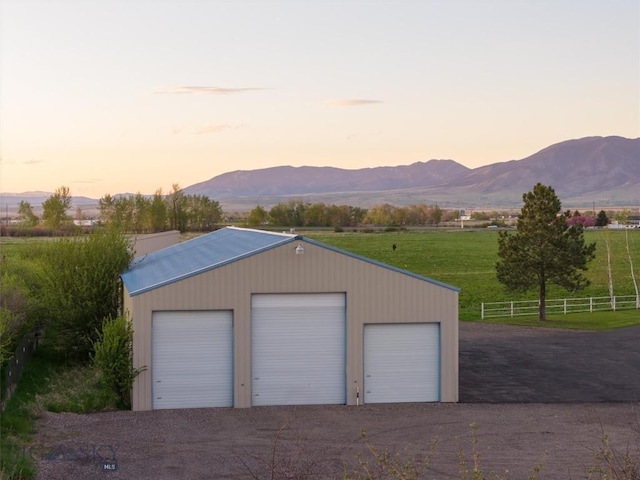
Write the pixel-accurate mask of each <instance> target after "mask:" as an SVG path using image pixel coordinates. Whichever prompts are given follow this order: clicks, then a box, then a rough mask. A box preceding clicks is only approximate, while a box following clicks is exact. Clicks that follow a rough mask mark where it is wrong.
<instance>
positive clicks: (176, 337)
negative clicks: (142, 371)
mask: <svg viewBox="0 0 640 480" xmlns="http://www.w3.org/2000/svg"><path fill="white" fill-rule="evenodd" d="M152 322H153V323H152V328H151V330H152V351H151V363H152V369H151V376H152V382H153V383H152V385H153V387H152V388H153V408H154V409H163V408H199V407H231V406H233V317H232V313H231V312H230V311H215V312H213V311H207V312H154V313H153V321H152Z"/></svg>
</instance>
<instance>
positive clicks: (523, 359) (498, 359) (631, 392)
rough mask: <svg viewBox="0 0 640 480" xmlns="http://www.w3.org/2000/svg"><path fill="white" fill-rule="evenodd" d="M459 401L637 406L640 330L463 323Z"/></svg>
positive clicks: (638, 328)
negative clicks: (623, 404) (619, 403)
mask: <svg viewBox="0 0 640 480" xmlns="http://www.w3.org/2000/svg"><path fill="white" fill-rule="evenodd" d="M639 315H640V312H639ZM460 401H461V402H486V403H509V402H520V403H565V402H574V403H575V402H638V401H640V326H635V327H628V328H621V329H618V330H609V331H604V332H593V331H573V330H560V329H552V328H527V327H515V326H510V325H490V324H481V323H469V322H460Z"/></svg>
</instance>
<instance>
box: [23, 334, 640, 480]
mask: <svg viewBox="0 0 640 480" xmlns="http://www.w3.org/2000/svg"><path fill="white" fill-rule="evenodd" d="M639 346H640V327H633V328H627V329H622V330H616V331H611V332H569V331H557V330H547V329H528V328H519V327H507V326H492V325H482V324H468V323H461V325H460V400H461V403H458V404H438V403H430V404H387V405H365V406H359V407H347V406H297V407H296V406H283V407H258V408H251V409H226V408H219V409H192V410H166V411H154V412H107V413H100V414H92V415H75V414H52V413H48V414H46V415H45V416H44V417H43V418H42V419H41V420H40V421H39V423H38V434H37V435H36V436H35V442H34V446H33V447H31V448H30V449H27V450H26V451H24V452H22V454H28V455H33V456H34V458H37V459H38V463H39V466H40V474H39V477H38V478H40V479H42V480H45V479H46V480H56V479H76V478H78V479H94V478H95V479H108V478H114V479H116V478H119V479H154V480H165V479H166V480H168V479H205V478H210V479H238V478H265V479H266V478H272V477H271V476H270V471H271V467H274V468H283V469H286V470H288V471H289V472H290V473H294V474H296V473H297V474H298V476H295V475H291V476H290V477H274V478H342V476H343V474H344V471H345V469H347V470H348V469H350V468H351V469H353V468H354V467H356V465H357V463H356V455H357V454H358V453H361V454H362V459H364V460H370V459H371V457H370V455H369V453H368V450H367V447H366V445H365V443H364V441H363V439H362V436H361V432H362V431H365V432H366V436H367V439H368V441H369V442H370V444H371V445H374V446H376V447H377V448H378V449H380V450H385V449H389V450H390V451H392V452H394V453H398V454H400V455H402V457H403V458H405V459H406V458H415V459H416V460H417V461H421V460H422V459H424V458H425V456H429V455H430V467H429V470H428V474H427V475H425V476H424V477H422V478H429V479H447V478H449V479H460V478H465V477H463V476H462V475H461V473H460V469H461V464H462V463H463V461H464V462H466V468H468V469H472V468H473V452H474V446H473V444H474V442H473V439H474V433H473V431H474V428H473V427H472V426H471V425H475V439H476V440H477V446H476V447H475V448H476V451H477V453H479V458H480V468H481V469H482V470H483V471H484V472H485V473H486V474H489V473H490V472H494V474H493V475H490V476H488V478H503V477H496V476H495V475H496V474H499V475H504V474H505V472H506V471H508V472H509V474H508V477H507V478H509V479H523V478H528V477H529V475H530V474H531V473H532V472H533V470H534V468H535V467H536V466H541V467H542V469H541V471H540V474H539V475H538V477H537V478H539V479H550V480H555V479H558V480H560V479H562V480H566V479H585V478H589V472H588V468H589V467H593V466H594V465H595V464H596V453H597V452H598V451H599V450H600V449H601V447H602V441H603V438H604V435H605V434H606V436H607V437H608V438H609V440H610V444H611V445H612V447H613V449H614V450H615V451H616V452H617V454H618V455H622V454H624V453H625V452H629V453H630V454H631V455H632V456H633V458H635V459H636V460H639V461H640V403H639V399H640V347H639ZM434 439H437V441H438V444H437V445H436V446H435V448H434V449H433V452H432V453H431V454H429V452H430V448H431V446H432V444H433V442H434ZM457 452H462V454H463V457H464V458H463V459H462V460H461V458H460V456H459V454H458V453H457ZM305 472H306V473H310V472H312V473H317V474H318V475H317V476H313V477H309V476H306V477H305V476H304V473H305ZM592 478H599V477H592Z"/></svg>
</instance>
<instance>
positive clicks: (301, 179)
mask: <svg viewBox="0 0 640 480" xmlns="http://www.w3.org/2000/svg"><path fill="white" fill-rule="evenodd" d="M537 182H541V183H543V184H545V185H550V186H552V187H553V188H554V189H555V191H556V193H557V194H558V196H559V197H560V200H561V201H562V205H563V207H565V208H574V207H576V208H577V207H581V208H584V207H587V206H592V205H595V207H596V208H599V209H600V208H607V207H622V206H636V207H637V206H640V138H635V139H629V138H623V137H616V136H610V137H586V138H581V139H577V140H567V141H564V142H560V143H556V144H554V145H551V146H549V147H546V148H544V149H542V150H540V151H539V152H537V153H534V154H533V155H531V156H529V157H526V158H523V159H521V160H511V161H507V162H501V163H494V164H491V165H486V166H483V167H479V168H475V169H470V168H467V167H465V166H464V165H461V164H459V163H457V162H455V161H453V160H429V161H427V162H416V163H413V164H411V165H400V166H396V167H375V168H363V169H358V170H347V169H341V168H335V167H291V166H279V167H272V168H263V169H258V170H248V171H244V170H238V171H234V172H229V173H224V174H222V175H218V176H216V177H213V178H211V179H209V180H206V181H204V182H200V183H196V184H194V185H191V186H189V187H186V188H185V189H184V191H185V193H187V194H196V195H207V196H209V197H210V198H213V199H215V200H217V201H219V202H220V204H221V206H222V208H223V209H224V210H225V211H229V212H230V211H247V210H250V209H252V208H253V207H255V206H256V205H263V206H265V207H271V206H273V205H275V204H276V203H278V202H283V201H288V200H291V199H296V200H303V201H308V202H312V203H313V202H325V203H334V204H343V205H353V206H360V207H365V208H367V207H371V206H373V205H378V204H381V203H390V204H393V205H398V206H403V205H411V204H419V203H426V204H435V203H438V205H440V206H441V207H443V208H478V209H482V208H485V209H489V208H509V209H519V208H520V207H521V205H522V194H523V193H525V192H527V191H529V190H531V188H532V187H533V186H534V185H535V184H536V183H537ZM50 195H51V193H46V192H28V193H23V194H8V193H0V207H1V208H2V209H3V210H5V209H7V210H9V211H10V212H11V211H17V206H18V204H19V203H20V201H22V200H25V201H29V202H30V203H31V205H32V207H34V210H35V211H36V212H37V211H38V209H39V207H40V206H41V204H42V202H43V201H44V200H46V198H48V197H49V196H50ZM97 203H98V200H97V199H89V198H86V197H74V198H73V207H74V208H76V207H77V206H82V207H83V210H84V208H85V207H87V208H94V209H97ZM2 213H4V212H2Z"/></svg>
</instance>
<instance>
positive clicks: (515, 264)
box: [496, 183, 596, 321]
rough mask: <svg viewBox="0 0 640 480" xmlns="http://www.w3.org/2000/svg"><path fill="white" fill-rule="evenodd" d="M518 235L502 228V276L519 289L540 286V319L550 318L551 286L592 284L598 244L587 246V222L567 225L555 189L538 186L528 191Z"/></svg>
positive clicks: (499, 273) (498, 267)
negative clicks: (589, 271)
mask: <svg viewBox="0 0 640 480" xmlns="http://www.w3.org/2000/svg"><path fill="white" fill-rule="evenodd" d="M522 199H523V201H524V206H523V207H522V210H521V213H520V216H519V218H518V224H517V233H515V234H509V233H508V232H500V234H499V237H498V255H499V257H500V261H498V262H497V263H496V271H497V276H498V280H499V281H500V282H501V283H503V284H504V285H505V286H506V288H507V289H508V290H510V291H514V292H526V291H528V290H530V289H532V288H537V289H538V292H539V299H540V309H539V320H540V321H545V320H546V295H547V285H549V284H555V285H558V286H560V287H562V288H564V289H566V290H568V291H571V292H575V291H578V290H581V289H583V288H584V287H586V286H587V285H589V281H588V280H587V278H586V277H585V276H584V275H583V274H582V271H585V270H586V269H587V263H588V262H589V261H590V260H591V259H593V258H594V257H595V248H596V246H595V243H592V244H590V245H585V243H584V236H583V231H582V226H580V225H575V226H572V227H570V226H569V225H567V219H566V217H565V215H563V214H561V204H560V200H559V199H558V197H557V196H556V193H555V191H554V190H553V188H551V187H548V186H545V185H542V184H541V183H538V184H536V185H535V186H534V187H533V190H532V191H530V192H528V193H525V194H523V196H522Z"/></svg>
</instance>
